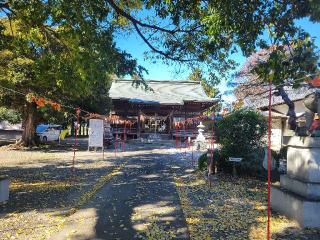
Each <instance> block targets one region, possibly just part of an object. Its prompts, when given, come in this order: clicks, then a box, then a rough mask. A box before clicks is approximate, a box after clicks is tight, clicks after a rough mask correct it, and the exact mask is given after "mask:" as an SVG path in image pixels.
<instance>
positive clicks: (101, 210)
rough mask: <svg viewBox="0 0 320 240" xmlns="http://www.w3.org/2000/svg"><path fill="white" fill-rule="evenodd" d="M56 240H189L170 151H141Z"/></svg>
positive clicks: (53, 237) (174, 165) (68, 223)
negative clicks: (155, 236) (152, 239)
mask: <svg viewBox="0 0 320 240" xmlns="http://www.w3.org/2000/svg"><path fill="white" fill-rule="evenodd" d="M131 155H132V156H128V157H122V158H119V161H125V160H127V161H128V163H127V164H126V166H125V167H124V168H123V169H122V170H121V171H120V172H119V173H118V175H116V176H114V177H113V178H112V180H110V182H108V183H107V184H106V185H105V186H104V187H103V188H102V189H101V190H100V191H99V192H98V193H97V194H96V195H95V196H94V197H93V198H92V199H91V200H90V201H89V203H88V204H86V205H85V206H83V207H82V208H81V209H80V210H79V211H77V212H76V213H75V214H74V215H72V216H71V217H70V219H69V220H68V221H67V223H66V224H65V227H64V228H63V229H62V231H60V232H59V233H58V234H57V235H54V236H52V239H108V240H111V239H124V240H125V239H128V240H129V239H145V236H146V234H152V233H153V232H160V234H171V235H174V239H189V237H188V231H187V225H186V222H185V218H184V215H183V212H182V210H181V207H180V200H179V197H178V193H177V190H176V187H175V185H174V181H173V175H172V172H173V171H175V170H176V169H177V168H179V166H177V165H176V161H174V160H173V155H172V153H171V154H170V151H167V150H160V149H158V150H152V149H150V150H145V151H143V152H142V151H139V152H137V154H131Z"/></svg>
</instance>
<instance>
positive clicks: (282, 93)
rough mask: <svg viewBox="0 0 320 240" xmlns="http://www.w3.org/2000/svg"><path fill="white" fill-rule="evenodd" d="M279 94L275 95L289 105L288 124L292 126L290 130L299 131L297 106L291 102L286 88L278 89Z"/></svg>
mask: <svg viewBox="0 0 320 240" xmlns="http://www.w3.org/2000/svg"><path fill="white" fill-rule="evenodd" d="M277 90H278V92H276V93H275V95H276V96H281V98H282V100H283V101H284V102H285V104H287V106H288V113H287V116H288V117H289V120H288V124H289V126H290V130H296V129H297V122H296V120H297V116H296V112H295V106H294V102H292V101H291V99H290V98H289V97H288V94H287V93H286V92H285V90H284V88H283V87H282V86H281V87H278V88H277Z"/></svg>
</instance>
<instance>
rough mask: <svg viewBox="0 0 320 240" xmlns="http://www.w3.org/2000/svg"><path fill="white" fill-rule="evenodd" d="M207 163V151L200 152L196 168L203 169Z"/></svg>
mask: <svg viewBox="0 0 320 240" xmlns="http://www.w3.org/2000/svg"><path fill="white" fill-rule="evenodd" d="M207 165H208V158H207V153H205V154H202V155H201V156H200V157H199V159H198V169H199V170H200V171H204V170H206V169H207Z"/></svg>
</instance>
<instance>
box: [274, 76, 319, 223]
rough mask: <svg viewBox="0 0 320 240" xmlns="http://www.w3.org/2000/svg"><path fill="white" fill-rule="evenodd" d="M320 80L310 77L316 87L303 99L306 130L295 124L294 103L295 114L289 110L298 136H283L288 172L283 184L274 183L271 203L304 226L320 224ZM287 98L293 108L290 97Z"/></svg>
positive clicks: (283, 94) (281, 181)
mask: <svg viewBox="0 0 320 240" xmlns="http://www.w3.org/2000/svg"><path fill="white" fill-rule="evenodd" d="M319 80H320V78H316V79H314V80H311V81H308V83H309V84H310V86H311V87H314V88H316V89H315V91H314V93H313V94H311V95H309V96H307V97H306V98H305V99H304V106H305V109H306V110H305V118H306V126H305V127H304V129H305V130H304V131H302V132H301V131H299V129H298V128H297V127H296V123H295V117H294V116H295V112H294V106H292V107H291V109H292V110H293V111H291V115H292V116H293V117H290V116H291V115H290V114H289V112H290V111H289V112H288V116H289V120H290V119H291V122H290V121H288V122H289V125H290V128H291V129H292V130H295V131H296V136H287V137H283V143H284V145H286V146H287V147H288V153H287V174H285V175H281V176H280V186H273V187H271V207H272V208H273V209H274V210H277V211H278V212H280V213H283V214H285V215H286V216H288V217H290V218H293V219H296V220H297V221H298V222H299V224H300V225H301V227H317V228H318V227H320V137H316V136H315V135H314V133H313V132H314V130H316V128H317V127H314V125H315V124H314V123H316V122H315V115H317V116H318V118H319V116H320V82H318V81H319ZM280 93H281V94H280V95H281V96H285V95H286V94H285V93H283V92H280ZM286 100H287V101H285V102H286V103H287V104H288V106H289V108H290V104H291V101H290V99H289V100H288V99H286ZM317 126H318V125H317Z"/></svg>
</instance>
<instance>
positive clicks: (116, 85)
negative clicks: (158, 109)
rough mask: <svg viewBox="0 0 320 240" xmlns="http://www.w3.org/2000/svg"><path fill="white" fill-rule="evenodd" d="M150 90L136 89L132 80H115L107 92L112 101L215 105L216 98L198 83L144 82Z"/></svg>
mask: <svg viewBox="0 0 320 240" xmlns="http://www.w3.org/2000/svg"><path fill="white" fill-rule="evenodd" d="M146 83H147V86H148V87H149V88H150V89H151V90H145V87H144V86H143V85H142V84H141V85H140V86H138V87H136V86H134V85H133V84H132V80H115V81H114V82H113V83H112V85H111V88H110V90H109V96H110V98H111V99H112V100H116V99H117V100H128V101H129V102H132V103H141V104H144V103H145V104H165V105H183V104H184V102H189V101H191V102H204V103H215V102H218V101H219V99H217V98H210V97H208V96H207V95H206V93H205V92H204V90H203V87H202V86H201V84H200V83H199V82H192V81H160V80H157V81H156V80H146Z"/></svg>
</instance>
